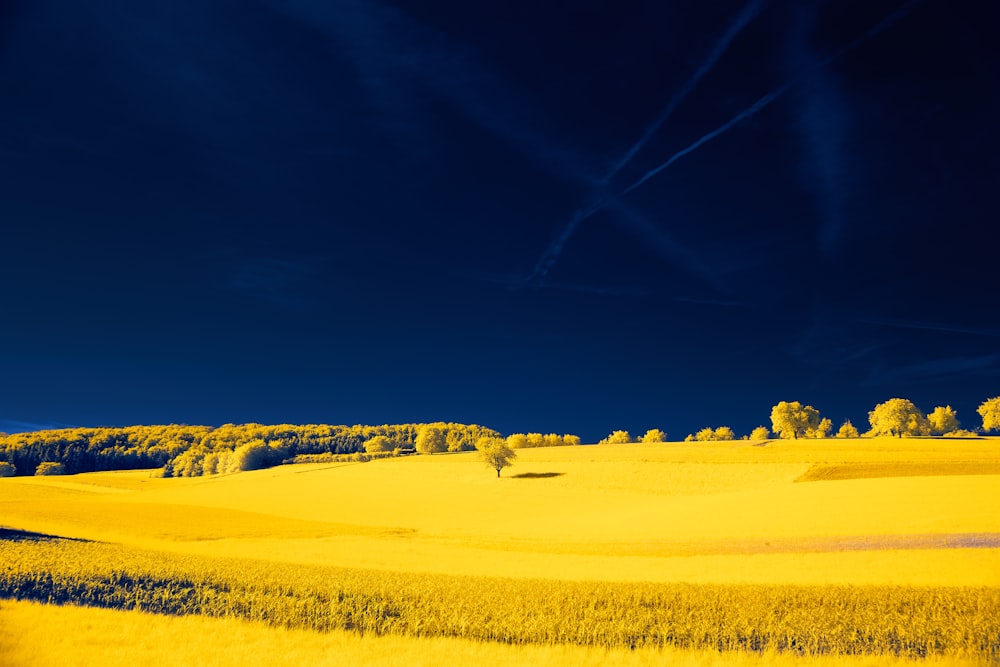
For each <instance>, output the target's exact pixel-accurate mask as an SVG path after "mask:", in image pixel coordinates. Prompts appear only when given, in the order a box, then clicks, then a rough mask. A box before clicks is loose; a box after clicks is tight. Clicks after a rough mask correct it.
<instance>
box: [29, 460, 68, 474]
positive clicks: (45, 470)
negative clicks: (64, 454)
mask: <svg viewBox="0 0 1000 667" xmlns="http://www.w3.org/2000/svg"><path fill="white" fill-rule="evenodd" d="M35 474H36V475H65V474H66V466H64V465H63V464H61V463H57V462H56V461H42V462H41V463H39V464H38V467H37V468H35Z"/></svg>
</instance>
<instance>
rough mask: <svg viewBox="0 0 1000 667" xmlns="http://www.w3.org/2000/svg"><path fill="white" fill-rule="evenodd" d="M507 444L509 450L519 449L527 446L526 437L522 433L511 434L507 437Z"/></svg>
mask: <svg viewBox="0 0 1000 667" xmlns="http://www.w3.org/2000/svg"><path fill="white" fill-rule="evenodd" d="M507 444H508V445H510V447H511V449H521V448H522V447H527V446H528V436H526V435H525V434H524V433H511V434H510V435H508V436H507Z"/></svg>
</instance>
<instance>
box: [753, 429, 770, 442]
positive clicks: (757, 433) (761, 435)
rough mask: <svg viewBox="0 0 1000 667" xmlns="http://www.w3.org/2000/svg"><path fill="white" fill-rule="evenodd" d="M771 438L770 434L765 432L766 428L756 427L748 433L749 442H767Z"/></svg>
mask: <svg viewBox="0 0 1000 667" xmlns="http://www.w3.org/2000/svg"><path fill="white" fill-rule="evenodd" d="M770 437H771V432H770V431H768V430H767V427H766V426H758V427H757V428H755V429H754V430H752V431H750V439H751V440H767V439H768V438H770Z"/></svg>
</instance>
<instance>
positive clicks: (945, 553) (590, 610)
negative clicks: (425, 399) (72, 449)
mask: <svg viewBox="0 0 1000 667" xmlns="http://www.w3.org/2000/svg"><path fill="white" fill-rule="evenodd" d="M997 473H1000V440H995V439H969V440H962V439H919V438H913V439H889V438H885V439H860V440H819V441H817V440H811V441H798V442H796V441H772V442H768V443H754V442H745V441H737V442H714V443H685V444H680V443H666V444H657V445H647V444H631V445H600V446H594V447H559V448H542V449H525V450H519V451H518V459H517V461H516V463H515V466H514V467H513V468H508V469H506V470H505V471H504V476H503V477H502V478H501V479H497V478H496V475H495V473H493V472H492V471H490V470H488V469H487V468H486V467H485V466H484V465H483V464H482V463H480V462H479V461H477V459H476V458H475V454H474V453H458V454H446V455H445V454H442V455H433V456H414V457H402V458H390V459H382V460H378V461H371V462H367V463H337V464H302V465H294V466H282V467H278V468H271V469H268V470H260V471H255V472H247V473H237V474H232V475H224V476H212V477H198V478H184V479H160V478H155V477H153V476H151V473H150V471H129V472H112V473H88V474H81V475H73V476H65V477H52V478H41V477H32V478H25V477H21V478H7V479H0V527H3V528H5V529H6V530H4V531H2V532H0V598H2V599H7V600H23V601H35V602H43V603H54V604H60V605H62V604H74V605H86V606H90V607H104V608H107V609H103V610H96V609H90V610H79V611H72V612H71V611H70V610H65V612H64V611H62V610H60V611H59V614H62V615H60V616H58V618H57V617H56V616H52V619H53V620H52V622H53V623H57V622H62V623H67V624H69V625H70V626H72V624H73V623H75V622H77V623H80V624H82V625H86V627H90V626H89V625H87V624H89V623H91V621H89V620H85V619H86V618H93V619H97V618H98V617H97V616H93V617H87V616H86V614H97V613H98V612H100V613H104V614H112V613H118V614H122V613H124V612H122V611H112V610H128V614H129V615H130V616H129V618H130V619H131V618H134V615H135V614H137V613H146V612H154V613H157V614H161V615H170V616H181V617H184V620H185V622H187V621H190V622H192V623H206V624H208V623H234V622H237V621H239V622H245V623H254V624H257V625H258V626H260V627H263V626H267V633H264V634H265V635H266V636H267V637H269V638H270V639H268V641H269V642H272V643H277V644H280V643H281V642H292V641H293V640H292V639H290V638H291V637H293V636H299V635H297V634H296V633H309V636H312V635H313V634H315V633H317V632H319V633H323V639H319V638H316V639H313V640H309V641H304V644H306V645H309V646H314V645H315V646H319V645H321V644H322V642H324V641H325V642H334V641H337V642H341V643H343V642H345V641H348V639H346V638H345V637H352V639H351V640H350V641H361V644H358V645H357V647H356V648H355V649H350V650H357V651H376V652H377V651H378V649H377V648H372V646H377V645H379V644H378V642H397V644H395V645H394V646H404V645H405V646H408V647H409V648H407V649H405V650H406V651H408V652H410V653H412V655H413V656H418V655H426V654H427V653H428V652H430V653H432V654H435V652H436V654H437V655H438V656H439V657H440V656H444V655H448V656H456V657H452V658H447V659H445V658H441V660H440V661H439V662H433V660H432V662H427V663H425V664H440V663H444V662H455V661H456V660H459V661H460V660H463V658H461V657H459V654H460V653H461V652H463V651H464V652H466V654H467V655H472V653H469V652H475V651H497V652H499V654H504V655H506V656H507V658H501V657H497V658H495V659H494V658H492V657H491V658H489V659H488V661H489V662H491V663H496V664H517V663H518V660H520V661H521V662H522V663H523V662H525V661H528V662H531V663H532V664H566V663H573V664H604V663H608V664H616V663H615V661H617V664H662V660H663V659H664V653H663V652H664V651H667V652H669V651H676V652H678V653H676V654H671V655H672V656H673V657H672V660H675V661H682V660H690V661H692V662H689V663H688V664H716V663H715V662H712V661H714V660H716V659H718V658H720V657H721V658H723V659H727V660H732V661H737V663H738V662H739V661H744V663H743V664H757V663H755V662H753V661H754V660H763V658H761V657H760V656H769V657H770V658H771V659H772V660H771V661H772V662H773V660H778V659H779V658H780V660H782V661H786V660H787V661H791V662H789V664H823V663H822V662H814V661H822V660H826V659H831V660H832V659H837V660H841V659H843V660H850V661H861V660H870V662H867V663H863V662H857V663H856V664H894V663H893V661H895V660H897V659H921V660H927V661H930V662H937V661H942V660H943V661H967V662H968V663H970V664H978V663H984V664H986V663H989V662H991V661H996V660H997V659H1000V512H998V511H997V510H996V508H998V507H1000V477H997ZM55 612H56V608H54V607H53V606H51V605H36V604H28V602H18V603H14V602H0V618H2V619H3V620H4V625H5V626H7V625H8V624H14V623H18V622H22V621H18V619H21V618H23V617H27V616H25V615H28V616H31V615H34V616H40V615H41V616H44V615H45V614H47V613H53V614H55ZM72 614H81V615H80V616H77V617H74V616H73V615H72ZM73 618H79V619H80V620H78V621H74V620H73ZM100 618H101V619H110V618H111V617H107V616H102V617H100ZM174 620H178V619H174ZM122 622H125V621H122ZM128 622H132V621H131V620H130V621H128ZM93 623H114V622H113V621H110V620H100V621H99V620H94V621H93ZM12 627H13V626H12ZM151 627H152V626H151ZM173 627H175V628H176V627H179V626H173ZM241 627H242V626H241ZM254 627H257V626H254ZM207 628H208V626H207V625H206V626H205V629H203V630H198V631H197V632H196V633H195V634H197V635H199V636H200V635H205V634H206V633H208V634H210V633H211V632H212V631H211V630H209V629H207ZM83 629H86V628H83ZM151 631H152V630H151ZM174 631H175V630H170V629H169V628H166V626H164V629H163V630H162V632H166V633H169V632H174ZM241 631H242V630H241ZM67 632H68V633H70V634H71V632H72V631H71V630H68V631H67ZM177 632H180V631H177ZM261 632H263V630H261ZM344 632H347V633H348V635H342V634H337V633H344ZM270 633H273V634H270ZM281 633H284V634H281ZM355 635H360V636H361V637H360V639H359V638H357V637H355ZM362 640H363V641H362ZM90 641H95V640H90ZM365 642H369V644H366V643H365ZM407 642H408V643H407ZM463 642H464V643H463ZM381 645H383V646H389V644H381ZM358 647H365V648H358ZM0 648H2V647H0ZM24 650H27V649H24V648H21V649H18V651H24ZM135 650H136V651H141V650H143V649H142V648H141V647H139V646H137V647H135ZM192 650H194V649H192ZM206 650H207V649H206ZM302 650H306V649H302ZM344 650H347V649H344ZM386 650H387V651H388V650H389V649H386ZM398 650H404V649H392V651H398ZM532 650H537V651H539V653H538V654H537V655H535V656H534V657H531V658H527V657H524V656H527V655H528V654H527V653H524V651H532ZM505 651H506V652H508V653H504V652H505ZM518 651H520V652H521V653H517V652H518ZM278 652H279V653H280V651H278ZM455 652H458V653H455ZM499 654H498V655H499ZM9 655H24V654H23V653H18V652H17V651H14V650H13V649H12V652H11V653H9ZM289 655H291V653H289ZM481 655H485V653H482V654H481ZM511 656H521V658H520V659H519V658H517V657H514V658H511ZM588 656H589V657H588ZM595 656H600V659H598V658H597V657H595ZM303 660H306V658H303ZM484 660H486V658H484ZM504 660H507V662H506V663H505V662H504ZM546 661H547V662H546ZM588 661H590V662H588ZM646 661H648V662H646ZM365 662H368V663H371V662H373V660H372V659H370V658H366V659H365ZM374 662H377V661H374ZM384 662H385V663H386V664H390V663H389V661H388V658H387V659H386V660H385V661H384ZM349 663H350V661H345V664H349ZM737 663H734V664H737ZM36 664H43V663H37V662H36ZM416 664H420V663H416ZM680 664H685V663H684V662H680ZM726 664H729V663H726ZM760 664H765V663H763V662H761V663H760ZM768 664H769V663H768ZM848 664H854V663H853V662H851V663H848ZM949 664H950V663H949Z"/></svg>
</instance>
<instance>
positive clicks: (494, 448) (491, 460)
mask: <svg viewBox="0 0 1000 667" xmlns="http://www.w3.org/2000/svg"><path fill="white" fill-rule="evenodd" d="M476 449H477V450H479V458H481V459H482V460H483V461H485V462H486V465H488V466H490V467H491V468H493V469H494V470H496V471H497V477H499V476H500V471H501V470H503V469H504V468H506V467H507V466H509V465H511V461H513V460H514V459H516V458H517V454H516V453H515V452H514V450H513V449H511V448H510V447H509V446H508V445H507V441H506V440H504V439H503V438H480V439H479V440H478V441H477V442H476Z"/></svg>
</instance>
